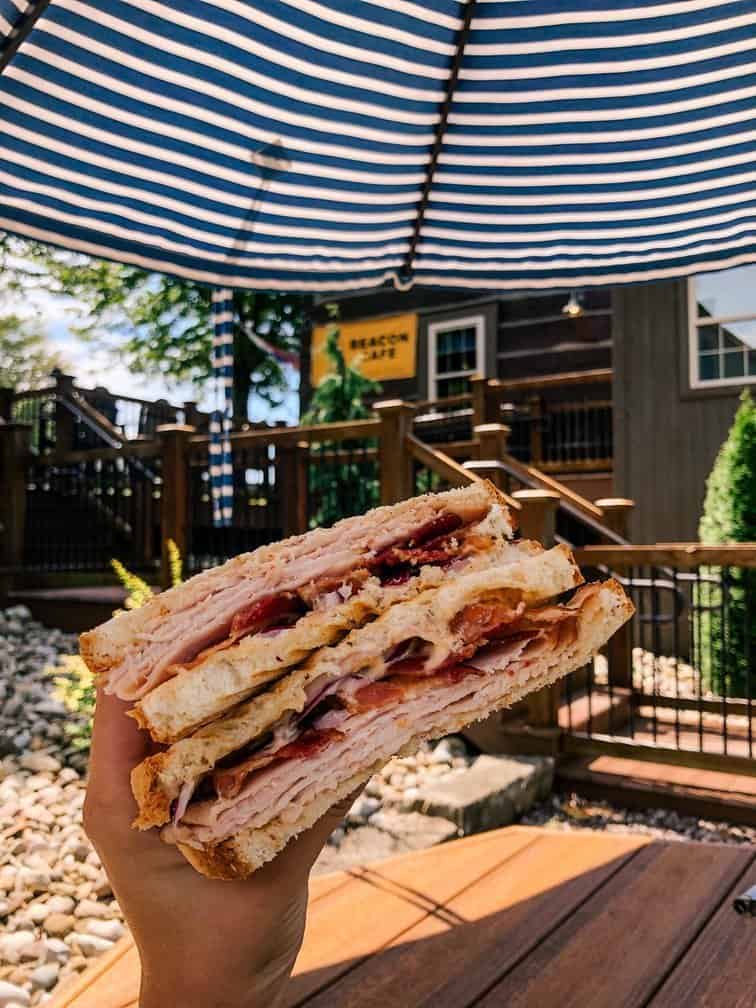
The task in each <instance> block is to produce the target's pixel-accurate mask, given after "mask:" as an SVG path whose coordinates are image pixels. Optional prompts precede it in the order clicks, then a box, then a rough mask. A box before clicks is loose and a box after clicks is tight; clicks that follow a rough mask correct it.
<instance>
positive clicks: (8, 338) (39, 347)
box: [0, 315, 62, 392]
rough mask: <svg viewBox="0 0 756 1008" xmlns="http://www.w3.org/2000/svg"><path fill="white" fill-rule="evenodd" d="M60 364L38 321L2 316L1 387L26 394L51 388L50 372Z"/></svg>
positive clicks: (0, 349)
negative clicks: (43, 387) (28, 391)
mask: <svg viewBox="0 0 756 1008" xmlns="http://www.w3.org/2000/svg"><path fill="white" fill-rule="evenodd" d="M61 364H62V361H61V358H60V356H59V355H58V354H57V353H55V352H54V351H52V350H51V349H50V347H49V346H48V343H47V339H46V337H45V333H44V331H43V330H42V328H41V327H40V325H39V324H38V323H37V322H36V321H34V320H29V319H22V318H20V317H19V316H18V315H5V316H0V388H12V389H15V391H17V392H25V391H27V390H29V389H36V388H41V387H42V386H44V385H49V383H50V372H51V371H52V370H53V368H56V367H61Z"/></svg>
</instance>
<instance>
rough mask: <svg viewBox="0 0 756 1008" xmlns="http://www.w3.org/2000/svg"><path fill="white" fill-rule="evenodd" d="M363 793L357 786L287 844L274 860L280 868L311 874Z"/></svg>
mask: <svg viewBox="0 0 756 1008" xmlns="http://www.w3.org/2000/svg"><path fill="white" fill-rule="evenodd" d="M361 793H362V788H361V787H360V788H357V790H356V791H353V792H352V794H350V795H348V796H347V797H346V798H343V799H342V800H341V801H340V802H338V803H337V804H336V805H334V806H332V807H331V808H330V809H329V810H328V811H327V812H326V813H325V815H323V816H321V818H320V819H318V821H317V822H316V823H315V824H314V825H313V826H311V827H310V828H309V829H308V830H305V832H304V833H300V834H299V836H298V837H297V838H296V839H295V840H292V841H291V842H290V843H289V844H287V845H286V847H284V849H283V850H282V851H281V853H280V854H279V855H278V857H277V858H276V859H275V861H274V862H273V864H275V865H276V866H277V868H278V870H283V871H287V870H288V869H292V870H299V871H302V870H304V872H305V873H306V874H309V872H310V869H311V868H312V866H313V864H314V863H315V860H316V858H317V856H318V854H320V852H321V851H322V849H323V847H324V846H325V844H326V841H327V840H328V837H329V836H330V835H331V833H333V831H334V830H335V829H336V828H337V827H338V826H339V825H340V824H341V822H342V821H343V819H344V816H345V815H346V814H347V812H348V811H349V809H350V808H351V807H352V804H353V803H354V801H355V799H356V798H357V797H358V795H360V794H361Z"/></svg>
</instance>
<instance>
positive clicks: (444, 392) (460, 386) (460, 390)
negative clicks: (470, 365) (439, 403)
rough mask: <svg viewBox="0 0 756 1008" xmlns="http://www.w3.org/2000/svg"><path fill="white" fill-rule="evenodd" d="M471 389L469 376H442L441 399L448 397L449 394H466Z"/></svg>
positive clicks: (440, 385) (439, 395)
mask: <svg viewBox="0 0 756 1008" xmlns="http://www.w3.org/2000/svg"><path fill="white" fill-rule="evenodd" d="M469 391H470V379H469V378H442V379H440V381H439V382H438V398H439V399H446V398H447V397H448V396H455V395H464V394H465V393H466V392H469Z"/></svg>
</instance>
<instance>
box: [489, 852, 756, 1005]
mask: <svg viewBox="0 0 756 1008" xmlns="http://www.w3.org/2000/svg"><path fill="white" fill-rule="evenodd" d="M750 858H751V854H750V852H746V851H744V850H743V849H741V848H737V847H726V846H723V845H717V844H684V843H673V844H662V843H651V844H649V845H648V846H647V847H645V848H644V849H643V850H641V851H640V852H639V853H638V854H637V855H636V856H635V857H634V858H632V859H631V860H630V861H629V862H628V863H627V865H626V866H625V867H624V868H623V869H621V870H620V871H619V872H618V873H617V874H616V875H615V876H614V877H613V878H612V879H610V880H609V882H608V883H607V884H606V885H605V886H604V887H603V888H601V889H600V890H599V891H598V892H596V894H595V895H594V896H593V897H591V899H590V900H588V902H587V903H585V904H584V905H583V906H582V907H581V908H580V909H579V910H578V911H577V912H576V913H575V914H574V915H573V916H572V917H571V918H570V919H569V920H568V921H566V922H565V923H564V924H563V925H562V926H561V927H559V928H558V929H557V930H556V931H555V932H554V933H553V934H552V935H550V936H549V937H548V938H546V939H545V940H544V941H543V942H542V943H541V944H540V945H539V946H538V948H537V949H535V951H534V952H533V953H532V955H530V956H529V957H528V958H527V959H525V960H524V961H523V962H522V963H521V964H520V965H519V966H518V967H516V968H515V969H514V970H512V971H511V972H510V973H508V974H507V976H506V977H505V978H504V979H503V980H502V981H501V982H500V983H498V984H497V985H496V986H495V987H494V988H493V989H492V990H491V991H490V992H489V994H488V995H487V996H486V997H485V998H484V999H483V1000H482V1001H480V1002H479V1006H480V1008H501V1005H507V1008H531V1006H533V1005H544V1006H546V1005H559V1008H641V1006H642V1005H645V1003H646V1001H647V1000H648V998H649V997H650V996H651V995H652V994H653V993H654V991H655V988H656V985H657V984H658V982H659V978H660V977H663V976H665V975H666V974H667V973H668V971H669V970H670V969H671V968H673V967H674V965H675V964H676V962H677V961H678V959H679V958H680V957H681V956H682V955H683V953H684V952H685V951H686V949H687V947H688V945H689V944H690V942H691V941H692V939H693V938H694V937H695V935H696V934H697V933H698V931H699V929H700V928H701V927H702V926H703V924H704V923H705V922H706V921H707V920H708V919H709V917H710V916H711V915H712V914H713V913H714V911H715V910H716V909H717V908H718V907H719V905H720V903H721V902H722V900H723V899H724V898H725V896H726V894H727V892H728V891H729V890H730V888H731V887H732V885H733V883H734V882H735V880H736V879H737V878H738V876H739V875H740V874H741V873H742V872H743V871H744V869H745V868H746V866H747V865H748V862H749V861H750Z"/></svg>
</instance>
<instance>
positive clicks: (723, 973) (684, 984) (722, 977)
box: [649, 854, 756, 1008]
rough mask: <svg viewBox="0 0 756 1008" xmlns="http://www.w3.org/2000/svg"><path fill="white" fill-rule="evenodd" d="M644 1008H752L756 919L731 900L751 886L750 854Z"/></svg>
mask: <svg viewBox="0 0 756 1008" xmlns="http://www.w3.org/2000/svg"><path fill="white" fill-rule="evenodd" d="M753 857H754V860H752V861H751V864H750V865H749V867H748V869H747V870H746V873H745V875H744V876H743V877H742V878H740V879H739V880H738V881H737V882H736V883H735V885H734V886H733V887H732V889H731V890H730V891H729V893H727V895H726V897H725V898H724V900H723V901H722V905H721V906H720V908H719V910H718V911H717V912H716V914H715V915H714V916H713V917H712V919H711V920H710V921H709V923H708V924H707V925H706V927H705V928H704V929H703V931H702V932H701V934H700V935H699V937H698V938H697V939H696V941H695V942H694V943H693V945H692V946H691V947H690V949H689V950H688V952H687V953H686V954H685V956H684V957H683V958H682V959H681V960H680V962H679V963H678V964H677V966H676V968H675V970H674V972H673V973H672V975H671V976H670V977H669V979H668V980H667V982H666V983H665V984H664V986H663V987H662V988H661V990H660V991H659V993H658V994H657V995H656V997H655V998H654V999H653V1000H652V1001H651V1003H650V1005H649V1008H679V1006H680V1005H685V1008H753V1006H754V1005H756V920H754V919H753V918H752V917H739V916H738V915H737V914H736V913H735V911H734V910H733V909H732V901H733V900H734V899H735V898H736V897H738V896H739V895H740V894H741V893H742V892H744V891H745V890H746V889H748V888H749V887H750V886H752V885H756V854H754V855H753Z"/></svg>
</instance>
